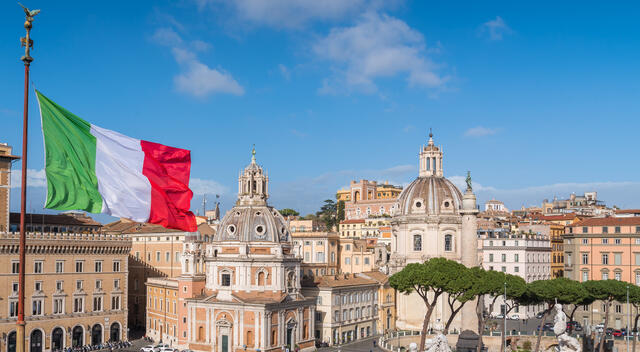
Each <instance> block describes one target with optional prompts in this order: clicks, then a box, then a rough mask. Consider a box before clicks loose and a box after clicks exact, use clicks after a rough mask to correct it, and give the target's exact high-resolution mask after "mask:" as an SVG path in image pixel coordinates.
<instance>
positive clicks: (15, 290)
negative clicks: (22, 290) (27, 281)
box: [11, 282, 19, 294]
mask: <svg viewBox="0 0 640 352" xmlns="http://www.w3.org/2000/svg"><path fill="white" fill-rule="evenodd" d="M18 289H19V287H18V283H17V282H14V283H12V284H11V293H12V294H18Z"/></svg>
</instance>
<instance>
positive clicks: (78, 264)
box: [76, 262, 84, 273]
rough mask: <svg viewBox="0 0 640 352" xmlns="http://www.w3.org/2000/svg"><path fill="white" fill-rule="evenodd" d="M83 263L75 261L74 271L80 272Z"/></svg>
mask: <svg viewBox="0 0 640 352" xmlns="http://www.w3.org/2000/svg"><path fill="white" fill-rule="evenodd" d="M83 264H84V263H83V262H76V273H81V272H82V271H83V270H82V269H83V267H84V265H83Z"/></svg>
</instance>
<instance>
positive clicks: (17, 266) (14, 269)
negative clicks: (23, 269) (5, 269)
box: [11, 262, 20, 274]
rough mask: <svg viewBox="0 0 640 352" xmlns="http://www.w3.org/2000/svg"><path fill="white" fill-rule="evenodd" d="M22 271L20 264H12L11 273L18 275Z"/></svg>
mask: <svg viewBox="0 0 640 352" xmlns="http://www.w3.org/2000/svg"><path fill="white" fill-rule="evenodd" d="M19 271H20V263H19V262H11V273H12V274H18V272H19Z"/></svg>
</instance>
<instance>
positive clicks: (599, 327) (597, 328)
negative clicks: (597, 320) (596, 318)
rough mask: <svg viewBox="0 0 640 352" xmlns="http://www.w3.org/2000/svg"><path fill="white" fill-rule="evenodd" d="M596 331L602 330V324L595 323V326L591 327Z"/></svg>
mask: <svg viewBox="0 0 640 352" xmlns="http://www.w3.org/2000/svg"><path fill="white" fill-rule="evenodd" d="M593 328H594V329H595V330H596V332H602V330H604V324H602V323H601V324H597V325H596V326H594V327H593Z"/></svg>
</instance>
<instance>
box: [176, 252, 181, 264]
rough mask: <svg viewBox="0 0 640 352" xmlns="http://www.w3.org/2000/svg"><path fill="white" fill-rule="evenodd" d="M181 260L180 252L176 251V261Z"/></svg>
mask: <svg viewBox="0 0 640 352" xmlns="http://www.w3.org/2000/svg"><path fill="white" fill-rule="evenodd" d="M179 261H180V252H176V262H179Z"/></svg>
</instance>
